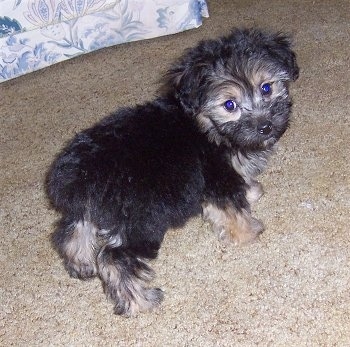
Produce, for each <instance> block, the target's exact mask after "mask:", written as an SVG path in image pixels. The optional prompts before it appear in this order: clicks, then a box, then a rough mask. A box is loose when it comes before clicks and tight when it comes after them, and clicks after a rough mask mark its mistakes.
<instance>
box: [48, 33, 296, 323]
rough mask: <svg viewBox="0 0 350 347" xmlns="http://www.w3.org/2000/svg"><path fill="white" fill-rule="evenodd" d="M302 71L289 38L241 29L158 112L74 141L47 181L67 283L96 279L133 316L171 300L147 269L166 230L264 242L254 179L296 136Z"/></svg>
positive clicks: (200, 57)
mask: <svg viewBox="0 0 350 347" xmlns="http://www.w3.org/2000/svg"><path fill="white" fill-rule="evenodd" d="M298 72H299V69H298V66H297V63H296V56H295V54H294V53H293V51H292V50H291V42H290V39H289V38H288V37H287V36H285V35H282V34H280V33H277V34H273V33H268V32H263V31H259V30H256V29H243V30H238V29H236V30H233V31H232V33H231V34H230V35H228V36H227V37H222V38H219V39H217V40H208V41H203V42H200V43H199V44H198V45H197V46H196V47H194V48H192V49H189V50H187V51H186V52H185V54H184V55H183V56H182V57H181V58H180V59H179V60H178V61H177V62H175V63H174V64H173V65H172V67H171V68H170V70H169V71H168V73H167V75H166V77H165V79H164V86H163V88H162V89H161V91H160V93H159V97H158V98H157V99H155V100H154V101H152V102H149V103H145V104H143V105H138V106H136V107H133V108H124V109H120V110H118V111H116V112H115V113H113V114H111V115H110V116H108V117H107V118H105V119H103V120H101V121H100V122H99V123H97V124H96V125H94V126H93V127H91V128H90V129H87V130H85V131H82V132H81V133H79V134H77V135H76V136H75V138H74V139H73V140H72V141H71V142H70V143H69V144H68V145H67V146H66V147H65V148H64V149H63V151H62V152H61V153H60V154H59V155H58V157H57V158H56V160H55V161H54V163H53V165H52V167H51V169H50V171H49V173H48V177H47V191H48V196H49V198H50V200H51V202H52V204H53V205H54V207H55V208H56V209H57V210H58V211H59V212H60V213H61V215H62V218H61V220H60V221H59V222H58V225H57V229H56V231H55V232H54V234H53V244H54V246H55V247H56V249H57V250H58V252H59V253H60V255H61V256H62V258H63V260H64V262H65V267H66V269H67V271H68V272H69V274H70V275H71V276H72V277H75V278H80V279H88V278H91V277H94V276H98V277H99V278H100V279H101V281H102V283H103V286H104V290H105V293H106V294H107V297H108V298H109V299H111V300H112V301H113V303H114V305H115V306H114V312H115V313H116V314H120V315H124V316H134V315H136V314H138V313H139V312H142V311H148V310H151V309H153V308H154V307H156V306H157V305H158V304H159V303H160V302H161V301H162V299H163V292H162V291H161V289H158V288H149V287H148V286H147V283H148V282H149V281H150V280H151V279H152V278H153V276H154V273H153V271H152V269H151V268H150V267H149V265H148V264H147V260H150V259H154V258H156V256H157V253H158V250H159V248H160V245H161V243H162V240H163V237H164V234H165V232H166V231H167V230H168V229H169V228H178V227H182V226H183V225H184V224H185V223H186V221H188V219H189V218H191V217H193V216H196V215H198V214H200V213H201V212H203V216H204V218H205V219H207V220H208V221H209V222H210V223H211V224H212V227H213V230H214V231H215V233H217V235H218V236H219V238H220V239H221V240H223V241H225V242H229V241H232V242H234V243H236V244H242V243H245V242H249V241H251V240H253V239H254V238H256V237H257V235H259V234H260V233H261V232H262V231H263V225H262V223H261V222H260V221H258V220H257V219H255V218H253V217H252V216H251V211H250V204H251V203H253V202H255V201H257V200H258V199H259V197H260V196H261V195H262V188H261V186H260V184H259V183H258V182H257V181H256V176H257V175H258V174H259V173H260V172H261V171H262V170H263V169H264V168H265V166H266V163H267V160H268V158H269V156H270V154H271V152H272V149H273V147H274V144H275V143H276V142H277V141H278V140H279V138H280V137H281V136H282V135H283V133H284V132H285V131H286V129H287V127H288V124H289V118H290V113H291V106H292V103H291V99H290V96H289V92H288V86H289V82H290V81H295V80H296V79H297V77H298Z"/></svg>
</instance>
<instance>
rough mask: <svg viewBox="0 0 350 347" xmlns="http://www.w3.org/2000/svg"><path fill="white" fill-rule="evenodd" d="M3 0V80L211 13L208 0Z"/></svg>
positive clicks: (192, 24)
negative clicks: (208, 8) (4, 14)
mask: <svg viewBox="0 0 350 347" xmlns="http://www.w3.org/2000/svg"><path fill="white" fill-rule="evenodd" d="M0 1H1V0H0ZM1 3H2V7H4V13H6V16H0V82H3V81H5V80H8V79H11V78H14V77H17V76H20V75H23V74H25V73H28V72H31V71H35V70H39V69H41V68H44V67H46V66H49V65H51V64H54V63H57V62H60V61H63V60H66V59H69V58H72V57H74V56H77V55H80V54H84V53H88V52H91V51H94V50H96V49H100V48H103V47H108V46H112V45H117V44H121V43H124V42H130V41H135V40H141V39H149V38H152V37H156V36H162V35H168V34H174V33H177V32H180V31H184V30H188V29H191V28H196V27H198V26H200V25H201V24H202V17H207V16H208V10H207V4H206V1H205V0H2V2H1ZM3 4H5V5H4V6H3ZM2 12H3V11H2Z"/></svg>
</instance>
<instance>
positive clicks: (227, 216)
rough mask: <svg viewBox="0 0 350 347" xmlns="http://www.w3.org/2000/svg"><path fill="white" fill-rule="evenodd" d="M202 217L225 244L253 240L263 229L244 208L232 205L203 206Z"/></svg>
mask: <svg viewBox="0 0 350 347" xmlns="http://www.w3.org/2000/svg"><path fill="white" fill-rule="evenodd" d="M203 218H204V219H205V220H207V221H209V222H210V223H211V225H212V228H213V231H214V232H215V233H216V234H217V236H218V238H219V240H220V241H222V242H223V243H225V244H228V243H234V244H235V245H243V244H246V243H249V242H252V241H253V240H255V239H256V238H257V237H258V236H259V234H261V233H262V232H263V230H264V225H263V224H262V222H260V221H259V220H258V219H256V218H253V217H252V216H251V215H250V213H249V212H247V211H246V210H242V211H237V210H235V209H234V208H232V207H228V208H226V209H220V208H218V207H217V206H215V205H213V204H207V205H205V206H204V207H203Z"/></svg>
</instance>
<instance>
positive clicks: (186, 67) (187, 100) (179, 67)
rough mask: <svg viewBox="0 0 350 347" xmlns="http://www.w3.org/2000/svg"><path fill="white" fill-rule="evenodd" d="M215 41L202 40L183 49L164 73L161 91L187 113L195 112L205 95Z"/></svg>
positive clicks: (211, 67)
mask: <svg viewBox="0 0 350 347" xmlns="http://www.w3.org/2000/svg"><path fill="white" fill-rule="evenodd" d="M214 45H215V41H202V42H200V44H199V45H198V46H197V47H194V48H190V49H188V50H186V51H185V53H184V54H183V55H182V57H181V58H180V59H179V60H178V61H177V62H175V63H174V64H173V65H172V66H171V67H170V69H169V70H168V72H167V73H166V75H165V79H164V82H165V83H164V85H163V91H164V90H165V91H167V93H168V95H169V94H170V95H172V96H174V97H175V98H176V99H177V100H178V101H179V102H180V103H181V105H182V107H183V108H184V110H185V111H186V112H188V113H191V114H195V113H196V112H197V111H198V109H199V107H200V105H201V102H202V99H203V97H204V96H205V89H206V86H207V83H208V75H210V73H211V71H212V69H213V66H212V63H213V60H214V54H213V46H214Z"/></svg>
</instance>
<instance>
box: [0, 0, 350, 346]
mask: <svg viewBox="0 0 350 347" xmlns="http://www.w3.org/2000/svg"><path fill="white" fill-rule="evenodd" d="M209 10H210V18H209V19H206V20H205V21H204V25H203V26H202V27H201V28H199V29H196V30H191V31H188V32H184V33H181V34H177V35H174V36H169V37H163V38H158V39H153V40H149V41H142V42H135V43H131V44H125V45H121V46H116V47H112V48H109V49H104V50H101V51H98V52H96V53H92V54H89V55H85V56H81V57H79V58H75V59H72V60H70V61H68V62H65V63H61V64H58V65H55V66H52V67H49V68H47V69H45V70H41V71H38V72H36V73H32V74H29V75H26V76H24V77H21V78H18V79H15V80H12V81H9V82H6V83H3V84H1V85H0V98H1V101H0V135H1V138H0V141H1V142H0V146H1V147H0V154H1V167H0V170H1V172H0V198H1V200H0V204H1V209H0V219H1V222H0V225H1V229H0V232H1V242H0V260H1V284H0V345H1V346H39V345H42V346H49V345H50V346H142V347H144V346H349V345H350V314H349V312H350V300H349V298H350V252H349V248H350V233H349V224H350V223H349V210H350V188H349V187H350V184H349V177H350V156H349V152H350V150H349V148H350V130H349V128H350V127H349V109H350V94H349V93H350V82H349V81H350V62H349V57H350V44H349V38H350V26H349V23H350V11H349V1H348V0H346V1H345V0H343V1H333V2H331V1H324V0H320V1H310V0H307V1H301V0H300V1H289V2H286V1H281V0H270V1H268V2H266V1H244V0H243V1H235V0H225V1H224V0H222V1H214V0H213V1H210V2H209ZM253 25H256V26H259V27H264V28H270V29H274V30H281V31H286V32H290V33H292V34H293V36H294V38H295V50H296V52H297V54H298V61H299V65H300V67H301V73H300V78H299V80H298V81H297V82H296V83H295V84H293V86H292V89H291V93H292V95H293V99H294V112H293V122H292V125H291V127H290V129H289V130H288V132H287V133H286V134H285V136H284V137H283V139H282V140H281V142H280V146H279V149H278V151H277V153H276V155H275V156H274V157H273V159H272V160H271V162H270V165H269V168H268V170H267V171H266V172H265V173H264V174H263V175H261V177H260V179H261V182H262V183H263V185H264V188H265V191H266V194H265V195H264V196H263V198H262V199H261V200H260V201H259V203H257V204H256V205H255V206H254V209H255V210H254V213H255V215H257V216H258V217H259V218H260V219H261V220H263V221H264V223H265V225H266V231H265V232H264V234H263V235H262V236H261V238H260V240H259V241H258V242H255V243H253V244H251V245H248V246H245V247H241V248H235V247H233V246H232V247H227V248H223V246H222V245H220V243H219V242H218V241H217V240H216V238H215V237H214V235H213V234H212V233H211V231H210V229H209V226H208V225H207V224H205V223H204V222H202V221H201V220H200V219H199V218H195V219H193V220H191V221H190V222H189V223H188V224H187V225H186V227H185V228H183V229H182V230H173V231H170V232H169V233H168V234H167V236H166V239H165V241H164V244H163V247H162V249H161V252H160V256H159V258H158V259H157V260H156V261H155V262H153V263H152V266H153V267H154V269H155V270H156V272H157V278H156V279H155V281H154V283H153V284H154V285H156V286H160V287H161V288H163V289H164V290H165V295H166V297H165V301H164V303H163V305H162V306H161V308H160V309H159V310H157V311H156V312H154V313H151V314H142V315H140V316H139V317H137V318H132V319H125V318H121V317H118V316H115V315H113V313H112V311H113V305H112V304H111V303H109V302H107V300H106V299H105V296H104V294H103V292H102V288H101V283H100V281H99V280H97V279H95V280H92V281H87V282H81V281H78V280H74V279H71V278H69V276H68V274H67V273H66V272H65V270H64V268H63V266H62V262H61V260H60V258H59V257H58V255H57V254H56V253H55V252H54V251H53V250H52V248H51V246H50V241H49V240H50V234H51V233H52V231H53V228H54V222H55V220H56V219H57V217H58V216H57V214H56V213H55V212H54V211H53V210H52V209H50V207H49V204H48V202H47V200H46V197H45V193H44V188H43V182H44V177H45V173H46V171H47V168H48V166H49V165H50V163H51V161H52V160H53V158H54V155H55V154H56V153H57V152H58V151H59V150H60V149H61V148H62V146H63V144H64V143H65V141H67V140H68V139H69V138H71V137H72V136H73V135H74V134H75V133H76V132H77V131H79V130H81V129H82V128H85V127H87V126H90V125H91V124H93V123H94V122H95V121H97V120H99V119H100V118H101V117H103V116H104V115H106V114H108V113H109V112H111V111H112V110H114V109H115V108H117V107H120V106H124V105H133V104H135V103H138V102H142V101H145V100H148V99H152V98H153V96H154V94H155V92H156V89H157V87H158V86H159V81H158V80H159V77H160V76H161V75H162V74H163V73H164V72H165V71H166V68H167V67H168V66H169V63H170V62H171V61H172V60H173V59H174V58H175V57H178V56H179V55H180V54H181V52H182V50H183V49H184V48H186V47H189V46H193V45H195V44H196V43H197V42H198V41H199V40H200V39H203V38H209V37H216V36H219V35H222V34H225V33H228V32H229V30H230V28H231V27H233V26H248V27H249V26H253Z"/></svg>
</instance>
